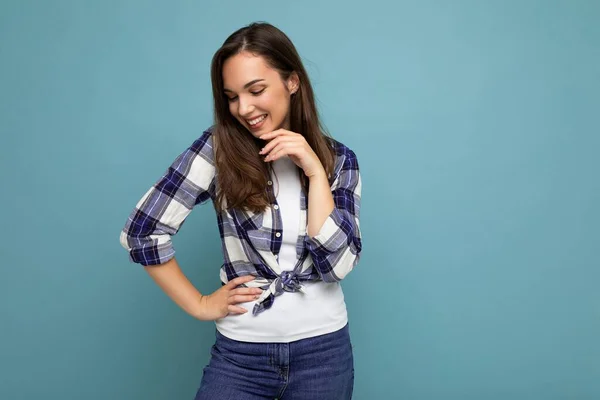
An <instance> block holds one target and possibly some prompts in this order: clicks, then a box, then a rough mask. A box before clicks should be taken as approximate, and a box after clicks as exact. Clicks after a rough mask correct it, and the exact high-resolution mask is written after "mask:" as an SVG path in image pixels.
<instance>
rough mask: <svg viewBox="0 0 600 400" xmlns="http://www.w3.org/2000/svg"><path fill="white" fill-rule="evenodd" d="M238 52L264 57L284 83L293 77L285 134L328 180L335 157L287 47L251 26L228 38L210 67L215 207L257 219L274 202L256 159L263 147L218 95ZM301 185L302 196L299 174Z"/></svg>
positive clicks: (272, 32)
mask: <svg viewBox="0 0 600 400" xmlns="http://www.w3.org/2000/svg"><path fill="white" fill-rule="evenodd" d="M242 51H247V52H250V53H251V54H253V55H255V56H260V57H263V58H264V60H265V62H266V63H267V64H268V65H269V66H270V67H271V68H273V69H275V70H277V71H278V72H279V74H280V76H281V78H282V80H284V81H285V80H287V79H288V78H289V77H290V76H291V75H292V73H296V74H297V76H298V78H299V88H298V90H297V92H296V93H295V94H294V95H292V96H291V98H290V109H289V113H290V130H291V131H293V132H296V133H300V134H301V135H303V136H304V138H305V139H306V142H307V143H308V144H309V145H310V147H311V148H312V149H313V151H314V152H315V153H316V154H317V156H318V157H319V160H320V161H321V163H322V164H323V167H324V168H325V172H326V173H327V175H328V176H331V174H332V173H333V168H334V163H335V151H334V149H333V146H332V143H331V139H330V137H329V135H328V134H327V132H326V131H325V129H324V127H323V125H322V124H321V122H320V120H319V115H318V112H317V107H316V105H315V98H314V93H313V89H312V87H311V84H310V80H309V78H308V74H307V73H306V70H305V69H304V66H303V65H302V61H301V60H300V56H299V55H298V52H297V51H296V48H295V47H294V45H293V43H292V41H291V40H290V39H289V38H288V37H287V36H286V35H285V33H283V32H282V31H280V30H279V29H277V28H276V27H274V26H273V25H270V24H268V23H256V22H255V23H252V24H250V25H248V26H246V27H243V28H241V29H239V30H237V31H235V32H234V33H232V34H231V35H230V36H229V37H228V38H227V39H226V40H225V42H224V43H223V45H222V46H221V48H219V49H218V50H217V52H216V53H215V55H214V56H213V59H212V63H211V80H212V90H213V98H214V127H213V139H214V145H215V146H214V151H215V162H216V171H217V182H218V188H219V190H218V191H217V201H216V204H215V207H216V208H217V210H223V209H231V208H238V209H248V210H250V211H253V212H255V213H258V212H263V211H264V210H265V209H266V207H267V206H268V205H269V204H271V202H272V200H273V199H272V198H270V196H269V191H268V190H267V181H268V180H269V179H270V173H269V169H270V163H265V162H264V161H262V159H261V157H260V155H259V154H258V152H259V151H260V149H261V148H262V147H264V142H263V141H261V140H260V139H257V138H255V137H254V136H252V135H251V134H250V132H248V130H247V129H246V128H245V127H244V126H242V124H240V122H239V121H238V120H237V119H236V118H235V117H234V116H233V115H232V114H231V112H230V111H229V103H228V99H227V96H226V95H225V93H224V90H223V89H224V86H223V64H224V63H225V61H226V60H227V59H228V58H230V57H232V56H234V55H236V54H238V53H240V52H242ZM302 185H303V187H304V189H305V190H306V189H307V188H308V180H307V179H306V177H305V175H303V174H302Z"/></svg>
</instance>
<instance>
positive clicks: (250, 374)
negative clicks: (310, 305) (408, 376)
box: [196, 324, 354, 400]
mask: <svg viewBox="0 0 600 400" xmlns="http://www.w3.org/2000/svg"><path fill="white" fill-rule="evenodd" d="M216 336H217V340H216V342H215V344H214V346H213V347H212V349H211V359H210V362H209V364H208V365H207V366H206V368H204V374H203V376H202V382H201V383H200V389H198V392H197V393H196V400H204V399H207V400H255V399H256V400H258V399H261V400H262V399H265V400H266V399H269V400H273V399H280V400H348V399H351V398H352V390H353V388H354V357H353V355H352V345H351V343H350V332H349V328H348V324H346V326H344V327H343V328H342V329H340V330H338V331H336V332H332V333H328V334H325V335H320V336H315V337H311V338H307V339H301V340H297V341H295V342H290V343H250V342H239V341H236V340H233V339H229V338H227V337H225V336H223V335H222V334H221V333H219V331H216Z"/></svg>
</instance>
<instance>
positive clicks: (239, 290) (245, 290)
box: [229, 288, 263, 296]
mask: <svg viewBox="0 0 600 400" xmlns="http://www.w3.org/2000/svg"><path fill="white" fill-rule="evenodd" d="M262 292H263V290H262V289H261V288H237V289H233V290H232V291H230V292H229V295H230V296H233V295H236V294H242V295H256V294H262Z"/></svg>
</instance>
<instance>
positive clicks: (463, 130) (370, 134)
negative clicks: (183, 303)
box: [0, 0, 600, 400]
mask: <svg viewBox="0 0 600 400" xmlns="http://www.w3.org/2000/svg"><path fill="white" fill-rule="evenodd" d="M256 20H264V21H268V22H271V23H273V24H275V25H276V26H278V27H280V28H281V29H282V30H283V31H284V32H286V33H287V34H288V35H289V36H290V37H291V38H292V40H293V41H294V43H295V44H296V46H297V48H298V50H299V52H300V53H301V55H302V56H303V59H304V60H305V62H306V67H307V69H308V71H309V73H310V75H311V78H312V80H313V84H314V87H315V90H316V93H317V96H318V100H319V107H320V110H321V112H322V114H323V116H324V121H325V123H326V125H327V127H328V129H329V130H330V131H331V133H332V134H333V136H334V137H336V138H337V139H339V140H341V141H342V142H344V143H345V144H346V145H348V146H349V147H351V148H352V149H354V150H355V152H356V153H357V155H358V157H359V161H360V165H361V170H362V176H363V206H362V215H361V223H362V231H363V238H364V253H363V257H362V260H361V262H360V264H359V265H358V266H357V267H356V269H355V270H354V271H353V272H352V273H351V274H350V275H349V276H348V278H347V279H346V280H345V281H344V282H343V286H344V291H345V294H346V299H347V304H348V308H349V317H350V327H351V334H352V340H353V343H354V346H355V363H356V384H355V397H354V398H355V399H359V400H362V399H367V400H370V399H375V398H381V399H401V398H402V399H415V400H420V399H444V400H448V399H452V400H454V399H457V400H459V399H460V400H465V399H478V400H479V399H486V400H496V399H497V400H504V399H513V400H517V399H523V400H525V399H527V400H532V399H544V400H548V399H567V398H568V399H597V398H600V340H599V338H600V290H598V281H599V280H600V269H599V267H600V262H599V261H598V256H599V250H600V234H599V231H598V226H599V225H600V211H599V208H598V205H599V203H600V179H599V178H598V173H599V171H600V161H599V158H598V153H599V150H600V138H599V133H600V124H599V117H598V112H599V111H600V24H599V23H598V21H599V20H600V3H599V2H597V1H585V0H573V1H567V0H564V1H514V0H513V1H499V0H498V1H466V0H455V1H452V2H451V1H381V0H373V1H369V2H345V1H327V2H325V1H302V2H299V1H296V2H291V1H290V2H282V1H256V2H227V3H223V2H218V1H169V2H167V1H141V0H137V1H134V0H127V1H59V0H55V1H16V0H9V1H7V0H4V1H2V2H1V3H0V37H1V43H0V57H1V62H0V133H1V140H2V145H1V146H0V156H1V160H2V168H1V170H0V174H1V179H2V196H1V201H2V210H3V218H2V229H1V230H0V235H1V236H0V239H1V240H0V246H1V247H0V252H1V257H0V260H1V261H0V263H1V276H0V300H1V301H0V313H1V314H0V317H1V318H0V324H1V328H0V398H2V399H34V398H36V399H37V398H45V399H83V398H85V399H189V398H193V396H194V393H195V391H196V389H197V387H198V385H199V382H200V378H201V374H202V368H203V367H204V365H205V364H206V363H207V361H208V354H209V353H208V352H209V349H210V346H211V345H212V343H213V341H214V324H213V323H210V322H200V321H196V320H194V319H193V318H191V317H189V316H188V315H186V314H185V313H184V312H183V311H181V310H179V308H178V307H177V306H176V305H175V304H174V303H172V302H171V301H170V300H169V299H168V298H167V297H166V295H164V294H163V293H162V292H161V291H160V289H159V288H158V287H157V286H156V285H155V284H154V283H153V282H152V280H151V279H150V278H149V277H148V276H147V275H146V273H145V272H144V271H143V269H142V268H141V267H140V266H138V265H135V264H130V263H129V261H128V258H127V253H126V252H125V250H124V249H123V248H121V246H120V244H119V242H118V238H119V232H120V229H121V228H122V227H123V225H124V223H125V220H126V218H127V216H128V214H129V212H130V211H131V210H132V208H133V206H134V205H135V203H136V202H137V201H138V199H139V198H140V197H141V196H142V195H143V194H144V193H145V191H146V190H147V189H148V188H149V187H150V185H151V184H152V183H154V181H155V180H156V179H158V178H159V177H160V175H161V174H162V173H163V172H164V170H165V169H166V167H167V166H168V165H169V164H170V162H171V161H172V160H173V159H174V158H175V157H176V156H177V155H178V154H179V153H180V152H181V151H183V149H185V147H187V146H188V145H189V144H191V142H192V141H193V140H194V139H195V138H196V137H198V136H199V135H200V134H201V132H202V130H203V129H205V128H206V127H208V126H210V124H211V123H212V103H211V91H210V77H209V64H210V59H211V57H212V55H213V53H214V51H216V49H217V48H218V47H219V46H220V44H221V43H222V42H223V41H224V40H225V38H226V37H227V36H228V35H229V34H230V33H231V32H233V31H234V30H236V29H237V28H239V27H241V26H243V25H246V24H247V23H250V22H252V21H256ZM174 241H175V246H176V249H177V251H178V260H179V262H180V264H181V265H182V268H183V269H184V271H185V273H186V274H187V275H188V276H189V278H190V279H191V280H192V282H193V283H194V284H196V285H197V287H198V288H199V290H200V291H201V292H203V293H204V292H211V291H213V290H215V289H216V288H218V287H219V281H218V269H219V266H220V259H221V255H220V247H219V246H220V242H219V239H218V231H217V227H216V219H215V216H214V211H213V209H212V207H211V206H203V207H199V208H197V209H196V210H195V211H194V212H193V213H192V214H191V216H190V217H189V219H188V221H187V222H186V225H185V226H184V227H183V228H182V230H181V232H180V233H179V235H177V236H176V237H175V239H174Z"/></svg>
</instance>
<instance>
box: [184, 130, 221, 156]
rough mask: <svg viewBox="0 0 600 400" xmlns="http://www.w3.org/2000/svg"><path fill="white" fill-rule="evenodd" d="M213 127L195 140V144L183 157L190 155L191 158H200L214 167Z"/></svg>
mask: <svg viewBox="0 0 600 400" xmlns="http://www.w3.org/2000/svg"><path fill="white" fill-rule="evenodd" d="M213 130H214V129H213V127H212V126H211V127H210V128H207V129H206V130H204V132H202V135H200V137H198V138H197V139H195V140H194V142H193V143H192V144H191V145H190V146H189V147H188V148H187V149H186V151H185V152H184V153H183V155H185V154H188V155H189V156H192V157H196V156H199V157H201V158H203V159H204V160H205V161H206V162H208V163H209V164H211V165H214V160H215V155H214V139H213Z"/></svg>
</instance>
